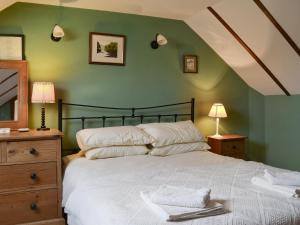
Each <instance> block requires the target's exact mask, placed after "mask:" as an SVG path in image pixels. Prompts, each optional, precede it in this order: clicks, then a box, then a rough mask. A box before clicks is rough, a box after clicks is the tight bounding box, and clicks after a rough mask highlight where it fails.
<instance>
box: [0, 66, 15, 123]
mask: <svg viewBox="0 0 300 225" xmlns="http://www.w3.org/2000/svg"><path fill="white" fill-rule="evenodd" d="M18 79H19V73H18V70H17V69H0V121H4V120H5V121H6V120H14V121H17V120H18Z"/></svg>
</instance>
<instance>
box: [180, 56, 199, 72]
mask: <svg viewBox="0 0 300 225" xmlns="http://www.w3.org/2000/svg"><path fill="white" fill-rule="evenodd" d="M183 72H184V73H198V56H196V55H184V56H183Z"/></svg>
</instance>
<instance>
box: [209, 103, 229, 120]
mask: <svg viewBox="0 0 300 225" xmlns="http://www.w3.org/2000/svg"><path fill="white" fill-rule="evenodd" d="M208 116H210V117H215V118H224V117H227V113H226V110H225V107H224V105H223V104H222V103H215V104H213V106H212V107H211V109H210V111H209V114H208Z"/></svg>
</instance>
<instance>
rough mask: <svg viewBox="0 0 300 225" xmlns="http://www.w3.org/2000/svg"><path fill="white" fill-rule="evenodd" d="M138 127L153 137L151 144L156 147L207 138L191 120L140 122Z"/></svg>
mask: <svg viewBox="0 0 300 225" xmlns="http://www.w3.org/2000/svg"><path fill="white" fill-rule="evenodd" d="M137 127H139V128H141V129H143V130H144V131H145V132H146V133H147V134H149V135H150V136H151V137H152V138H151V144H152V145H153V146H154V147H161V146H166V145H172V144H180V143H190V142H199V141H204V140H205V139H204V137H203V135H202V134H201V133H200V132H199V131H198V130H197V128H196V127H195V125H194V124H193V122H192V121H190V120H187V121H181V122H176V123H148V124H140V125H138V126H137Z"/></svg>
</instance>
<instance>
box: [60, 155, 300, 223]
mask: <svg viewBox="0 0 300 225" xmlns="http://www.w3.org/2000/svg"><path fill="white" fill-rule="evenodd" d="M266 168H267V169H269V170H273V171H278V172H279V171H283V170H280V169H276V168H273V167H269V166H266V165H264V164H261V163H256V162H245V161H243V160H238V159H233V158H230V157H223V156H219V155H216V154H213V153H210V152H207V151H196V152H190V153H185V154H178V155H172V156H167V157H157V156H149V155H138V156H129V157H120V158H112V159H99V160H93V161H91V160H87V159H84V158H80V159H77V160H75V161H73V162H71V163H70V165H69V166H68V167H67V169H66V172H65V177H64V181H63V204H64V206H65V211H66V213H68V223H69V224H70V225H129V224H130V225H168V224H170V225H172V224H178V225H179V224H180V225H300V199H294V198H286V197H284V196H281V195H280V194H277V193H273V192H270V191H267V190H264V189H260V188H258V187H256V186H254V185H252V184H251V181H250V180H251V178H252V177H253V176H255V175H258V174H263V171H264V169H266ZM162 184H167V185H173V186H184V187H191V188H202V187H206V188H210V189H211V199H213V200H216V201H218V202H220V203H222V204H224V205H225V208H226V209H227V210H229V211H230V212H229V213H227V214H224V215H218V216H213V217H207V218H200V219H195V220H189V221H184V222H174V223H172V222H165V221H163V220H161V219H160V218H159V217H158V216H156V215H155V214H153V212H152V211H151V210H149V208H148V207H147V205H146V204H145V203H144V202H143V200H142V199H141V197H140V194H139V193H140V192H141V191H153V190H156V189H157V188H158V187H159V186H160V185H162Z"/></svg>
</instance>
